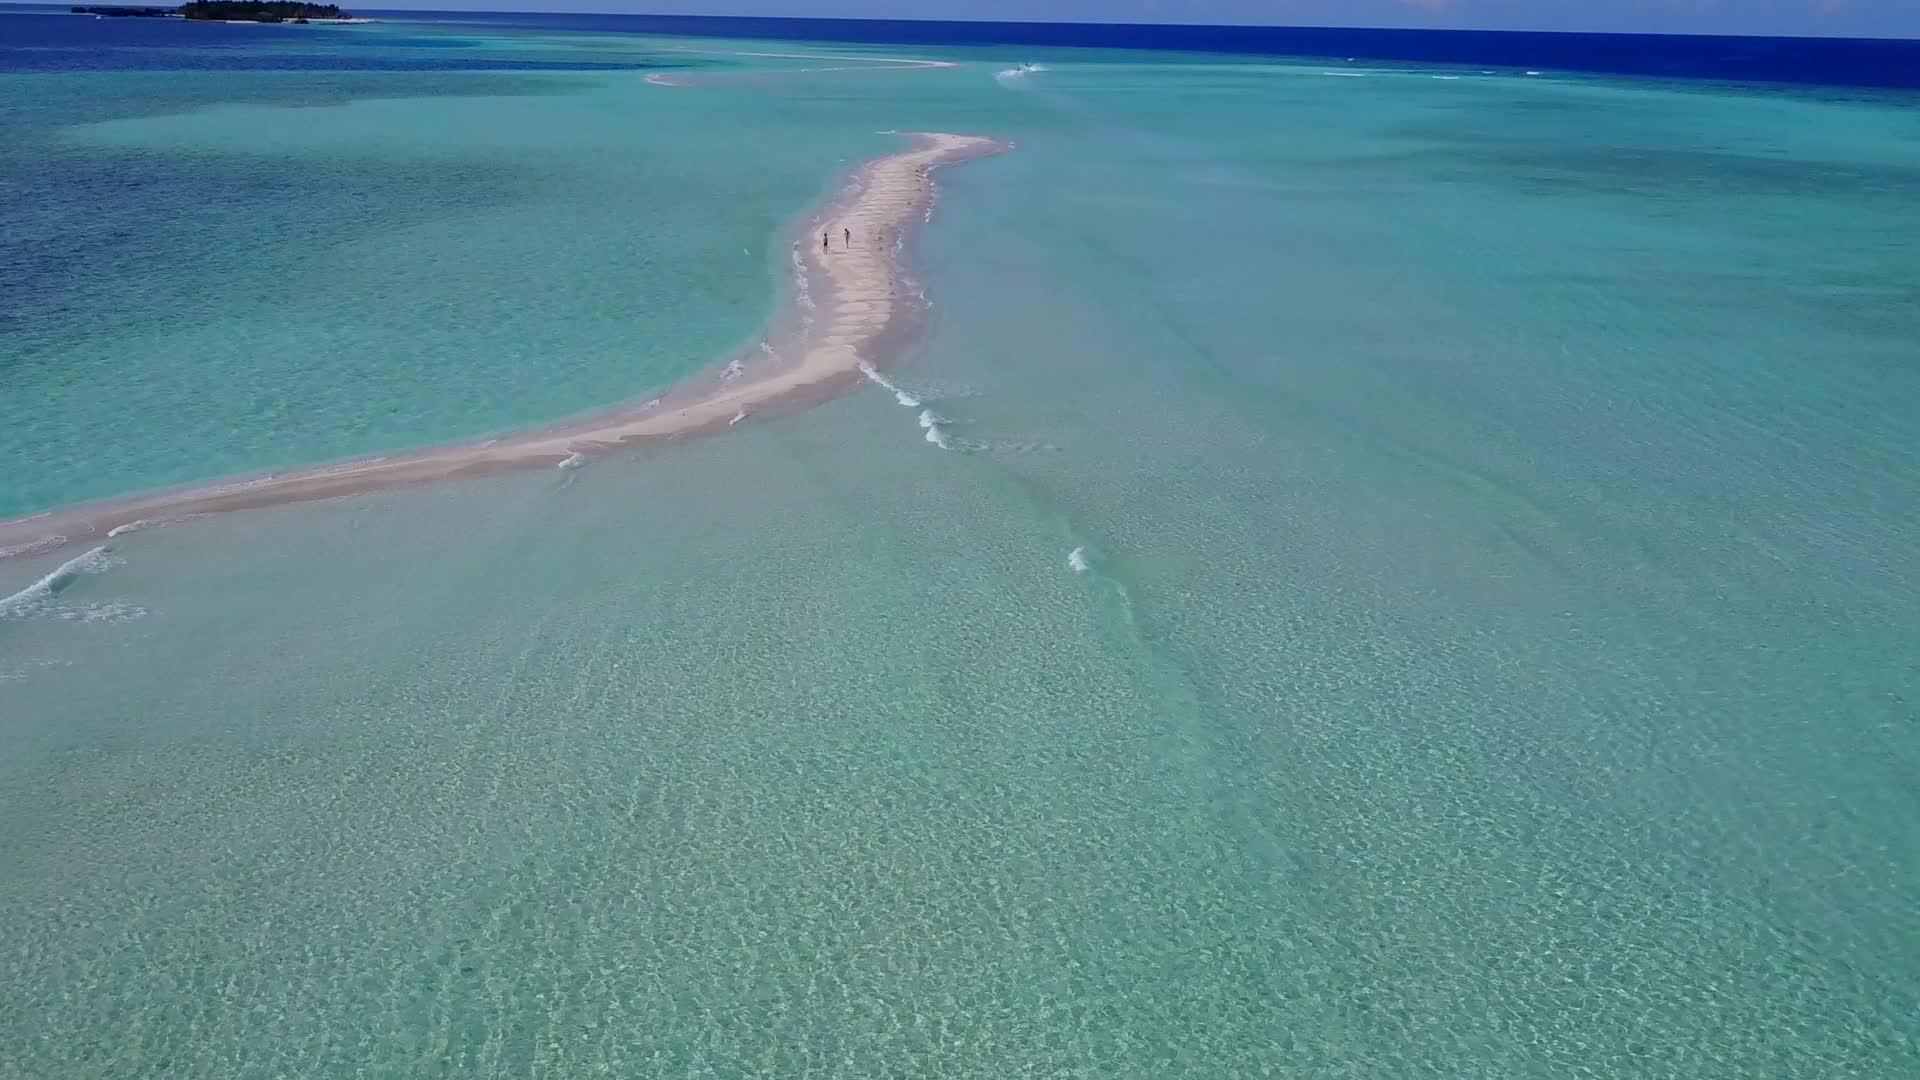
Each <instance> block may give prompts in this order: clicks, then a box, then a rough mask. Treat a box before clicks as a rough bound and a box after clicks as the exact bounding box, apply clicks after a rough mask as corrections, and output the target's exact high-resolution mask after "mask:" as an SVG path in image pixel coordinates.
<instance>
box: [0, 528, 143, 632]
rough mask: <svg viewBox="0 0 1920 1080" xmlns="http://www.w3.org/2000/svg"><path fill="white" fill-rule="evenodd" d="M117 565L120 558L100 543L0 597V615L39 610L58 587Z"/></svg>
mask: <svg viewBox="0 0 1920 1080" xmlns="http://www.w3.org/2000/svg"><path fill="white" fill-rule="evenodd" d="M118 565H120V560H118V559H116V558H115V557H114V556H113V549H112V548H110V547H109V546H107V545H106V544H101V545H100V546H99V547H97V548H93V549H91V550H89V551H88V552H86V553H85V554H84V555H76V556H74V557H73V558H71V559H68V560H67V561H66V562H63V563H61V564H60V565H59V566H57V567H55V568H54V569H53V572H52V573H49V574H47V575H46V576H45V577H42V578H41V579H40V580H39V581H36V582H34V583H33V584H31V585H29V586H27V587H26V588H24V589H21V590H20V591H19V592H17V593H14V594H13V595H12V596H9V597H6V598H5V599H0V616H6V615H28V614H32V613H34V612H36V611H40V610H43V609H44V608H45V607H46V605H47V604H48V603H49V602H51V601H52V600H53V598H54V597H55V596H56V595H58V594H59V592H60V591H61V590H62V589H65V588H66V587H67V586H69V585H71V584H73V581H74V579H75V578H77V577H79V576H81V575H82V574H104V573H106V572H107V571H108V570H111V569H113V568H114V567H116V566H118Z"/></svg>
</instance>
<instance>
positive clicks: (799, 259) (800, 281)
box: [793, 244, 813, 312]
mask: <svg viewBox="0 0 1920 1080" xmlns="http://www.w3.org/2000/svg"><path fill="white" fill-rule="evenodd" d="M793 302H794V303H796V304H799V305H800V309H801V310H802V311H803V312H804V311H812V310H813V289H812V288H811V287H810V286H809V285H808V283H807V257H806V256H804V255H802V254H800V245H799V244H795V245H793Z"/></svg>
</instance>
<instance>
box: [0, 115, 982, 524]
mask: <svg viewBox="0 0 1920 1080" xmlns="http://www.w3.org/2000/svg"><path fill="white" fill-rule="evenodd" d="M908 137H909V138H910V139H911V140H912V143H911V145H910V146H908V147H907V148H906V149H904V150H901V151H900V152H898V153H894V154H888V155H886V156H884V157H879V158H874V159H872V160H870V161H867V162H865V163H864V164H862V165H861V166H859V167H858V168H857V169H855V170H854V171H853V173H852V174H851V175H850V177H849V178H848V180H847V183H846V185H845V188H844V194H843V195H842V197H841V198H839V199H838V200H836V201H835V202H834V203H833V204H832V205H830V206H829V207H827V208H826V209H825V210H824V211H823V212H821V213H819V214H817V215H815V216H813V217H812V218H810V219H809V220H808V222H806V223H805V224H804V226H803V231H802V232H801V233H800V234H799V235H797V236H796V237H795V238H794V239H793V263H794V267H795V273H796V276H797V277H796V282H795V295H794V301H793V302H792V303H791V304H790V305H789V308H788V310H785V311H782V312H781V313H780V314H778V315H777V316H776V317H775V319H774V321H773V323H772V324H771V325H770V326H769V327H768V330H767V333H766V335H765V336H764V337H763V338H761V339H760V340H759V341H758V342H756V343H755V344H754V345H753V346H752V347H750V348H749V349H747V350H745V351H744V352H743V353H742V354H741V355H739V356H736V357H734V358H732V359H731V360H730V361H729V362H728V363H726V364H725V365H724V366H723V367H717V368H714V369H710V370H708V371H706V372H703V373H701V374H700V375H696V376H694V377H693V378H691V379H689V380H687V381H686V382H684V383H682V384H680V385H679V386H676V387H675V388H673V389H671V390H669V391H667V392H666V393H664V394H660V395H657V396H653V397H650V398H648V399H646V400H635V401H632V402H628V403H626V404H623V405H620V406H617V407H615V408H612V409H606V410H602V411H599V412H595V413H590V414H587V415H584V416H580V417H576V418H574V419H571V420H565V421H561V422H559V423H556V424H549V425H543V426H540V427H534V428H528V429H524V430H520V431H514V432H508V433H505V434H501V435H495V436H493V437H490V438H483V439H472V440H466V441H461V442H456V443H448V444H444V445H440V446H434V447H428V448H425V449H421V450H412V451H406V452H397V453H389V454H386V455H383V456H378V457H364V458H356V459H349V460H346V461H338V462H333V463H331V464H326V465H318V466H312V467H307V468H301V469H293V470H287V471H279V472H273V473H267V474H257V475H252V476H241V477H233V478H228V479H223V480H216V481H212V482H209V483H204V484H195V485H191V486H188V487H182V488H174V489H170V490H164V491H158V492H146V493H142V494H136V495H130V496H125V497H120V498H114V499H107V500H101V501H96V502H87V503H79V504H76V505H73V506H69V507H62V508H58V509H55V510H52V511H42V512H40V513H37V514H32V515H29V516H26V517H21V518H15V519H13V520H10V521H4V522H0V559H4V558H8V557H10V556H12V555H15V554H26V553H29V552H31V553H32V554H36V555H37V554H41V553H44V552H47V551H50V550H52V549H53V548H56V547H60V546H64V545H65V544H68V543H81V542H86V541H98V540H99V539H100V538H102V537H105V536H108V535H110V534H111V533H113V532H114V530H116V529H122V528H123V527H124V526H130V525H135V524H136V523H146V522H157V521H164V520H167V519H172V518H182V517H187V516H192V515H204V514H217V513H225V512H228V511H233V510H246V509H254V508H259V507H266V506H277V505H281V504H285V503H292V502H305V501H310V500H315V499H330V498H336V497H339V496H343V495H353V494H358V493H360V492H365V491H375V490H379V489H383V488H393V487H402V486H407V485H413V484H421V483H428V482H431V481H435V480H443V479H447V478H451V477H458V476H469V475H474V474H478V473H484V472H492V471H498V470H503V469H520V468H537V467H547V468H552V467H554V466H557V465H561V464H562V463H565V464H566V465H567V466H569V467H573V466H577V465H579V464H581V463H583V462H585V461H587V460H590V459H591V458H593V457H595V456H597V455H601V454H606V453H610V452H613V451H616V450H619V449H622V448H625V447H632V446H637V445H644V444H647V443H653V442H659V441H663V440H671V439H677V438H683V437H686V436H689V435H694V434H699V433H702V432H710V431H725V430H727V429H728V428H730V427H734V426H736V425H738V424H741V423H743V422H746V421H748V420H751V419H755V418H758V417H760V416H762V415H765V414H767V413H769V412H778V411H782V410H784V409H790V408H795V407H799V406H802V405H805V404H809V403H811V402H813V401H818V400H821V399H822V398H825V397H827V396H830V395H831V394H833V393H836V392H839V391H842V390H845V389H848V388H850V387H853V386H856V385H859V384H860V383H861V382H862V381H863V375H862V365H863V364H865V365H874V366H882V367H883V366H885V364H886V362H887V360H888V359H889V356H890V355H891V354H892V352H893V349H894V348H896V347H897V346H898V344H899V343H900V342H901V341H903V340H905V339H906V338H907V337H908V336H910V331H911V328H912V327H913V325H914V324H915V321H916V320H917V319H918V318H919V317H920V316H921V315H922V314H923V312H924V308H925V299H924V297H923V296H922V295H920V294H919V293H918V292H917V290H916V289H915V288H913V287H912V282H911V279H910V278H909V277H908V275H907V273H906V270H905V269H904V265H903V262H902V253H903V251H904V248H905V239H906V238H907V237H908V236H909V235H911V232H912V229H913V227H914V226H916V225H917V224H919V223H920V222H921V221H922V220H923V219H924V218H925V217H926V216H927V214H928V211H929V210H930V208H931V206H932V203H933V198H934V186H933V179H932V177H933V172H934V170H936V169H938V168H940V167H942V166H945V165H953V164H957V163H959V162H964V161H971V160H973V159H975V158H980V157H985V156H987V155H990V154H996V153H1000V152H1003V151H1005V150H1007V149H1009V145H1008V144H1007V143H1005V142H1001V141H999V140H995V139H988V138H981V137H977V136H971V135H950V134H942V133H930V132H922V133H912V134H909V135H908ZM823 237H824V238H825V240H826V243H825V244H824V245H823V244H822V238H823Z"/></svg>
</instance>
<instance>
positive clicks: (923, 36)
mask: <svg viewBox="0 0 1920 1080" xmlns="http://www.w3.org/2000/svg"><path fill="white" fill-rule="evenodd" d="M17 10H20V11H58V12H64V11H65V10H66V8H65V7H63V6H57V5H22V6H21V7H20V8H18V9H17ZM351 10H353V11H354V12H355V13H356V14H362V15H366V16H369V17H372V18H379V19H390V20H406V21H419V22H434V23H449V24H464V25H472V26H480V27H487V26H491V27H497V28H500V29H503V30H510V29H519V30H536V29H537V30H563V31H572V32H583V33H621V34H647V35H655V36H684V37H700V38H749V39H777V40H787V41H839V42H861V43H867V44H889V45H894V44H897V45H921V46H981V45H1002V46H1013V45H1028V46H1033V47H1034V48H1045V49H1062V48H1086V49H1126V50H1139V51H1164V52H1211V53H1228V54H1234V55H1242V56H1292V57H1339V58H1346V57H1353V58H1356V59H1363V60H1394V61H1405V62H1414V63H1433V64H1471V65H1483V66H1486V67H1490V68H1525V69H1543V70H1544V69H1552V70H1557V71H1584V72H1593V73H1596V74H1608V75H1642V76H1653V77H1658V78H1667V79H1709V80H1719V81H1728V82H1773V83H1796V84H1813V85H1828V86H1871V87H1920V41H1901V40H1891V39H1857V38H1771V37H1717V36H1678V35H1662V34H1565V33H1535V32H1515V31H1489V30H1446V31H1437V30H1368V29H1338V28H1326V27H1279V26H1275V27H1251V26H1169V25H1150V24H1122V23H1110V24H1080V23H1039V22H951V21H941V20H919V19H885V20H881V19H766V18H732V17H717V16H690V15H591V14H560V13H545V12H447V11H408V10H391V11H389V10H361V9H357V8H355V9H351ZM118 22H119V23H120V24H124V28H122V27H121V26H116V28H115V30H114V31H113V33H112V35H111V40H113V41H115V42H123V43H125V44H126V45H128V46H143V45H144V46H151V45H154V44H158V43H162V42H166V41H169V40H174V36H177V35H178V34H180V33H182V32H187V33H191V32H192V30H191V28H185V29H184V31H183V28H181V27H179V26H177V25H169V24H167V23H164V22H161V21H159V20H147V19H124V20H118ZM77 32H78V31H77V30H74V31H68V30H66V29H64V28H62V27H59V26H46V25H44V24H43V25H35V26H28V27H16V26H11V25H9V26H6V27H5V28H4V31H0V70H3V69H8V68H14V69H18V68H32V67H36V66H39V65H42V64H44V65H47V66H54V67H58V66H62V65H66V64H73V65H77V66H95V65H100V66H122V65H124V64H125V63H126V62H127V61H128V60H130V59H133V58H129V57H124V56H115V55H111V54H101V53H98V52H90V53H88V54H87V55H82V56H71V55H54V56H46V55H41V56H34V55H27V54H23V53H22V51H21V50H20V48H19V47H21V46H34V45H44V44H48V43H58V42H61V41H67V40H72V36H71V35H72V34H75V33H77ZM255 32H256V33H259V34H263V35H265V34H272V33H274V32H275V28H273V27H261V28H259V29H258V30H257V31H255ZM88 40H90V41H94V42H98V41H99V40H100V36H99V35H98V34H97V33H96V32H94V31H92V30H91V29H90V30H89V31H88ZM426 43H430V44H425V47H440V48H442V49H444V50H445V51H446V52H447V53H448V54H450V55H445V56H439V57H422V58H420V59H419V60H417V61H411V62H409V64H408V66H410V67H415V68H422V69H430V70H431V69H449V68H472V69H488V70H500V69H503V68H512V67H516V66H532V65H525V64H524V63H522V62H515V61H509V60H500V59H489V58H486V57H475V56H462V55H459V53H460V50H459V49H458V48H457V47H455V46H452V45H450V44H449V43H448V42H445V41H433V40H432V39H426ZM257 44H258V43H257V42H255V41H250V40H248V39H247V38H243V37H238V36H235V37H233V38H232V39H231V40H230V41H229V42H227V43H226V49H227V50H231V53H232V55H231V56H222V57H221V60H220V62H221V63H222V65H223V66H224V65H225V64H226V63H227V62H228V61H231V63H232V64H233V66H237V67H239V66H246V67H251V66H264V67H275V66H279V65H283V64H284V66H286V67H289V68H298V67H303V66H308V65H309V64H310V63H311V60H310V59H308V58H303V57H302V56H301V55H300V54H299V53H298V52H297V51H296V50H293V49H289V50H287V52H286V54H285V55H284V56H277V57H276V56H266V57H262V56H259V55H257V54H255V52H254V46H255V45H257ZM194 47H195V49H196V50H199V49H202V48H205V47H206V45H205V43H204V42H202V41H196V42H195V43H194ZM214 48H216V49H219V48H220V47H219V46H215V47H214ZM206 59H207V58H206V57H205V56H204V55H201V54H199V53H198V52H196V53H194V54H192V55H181V56H178V57H171V58H168V57H158V58H156V57H151V56H148V57H142V58H138V59H137V60H135V61H134V62H136V63H139V62H146V63H154V64H161V65H164V64H166V63H168V62H169V61H170V60H171V61H173V62H177V63H179V64H181V65H183V66H191V65H195V64H200V63H204V62H206ZM373 62H375V63H379V62H382V61H373ZM388 62H390V61H388ZM540 66H545V67H548V68H551V67H553V66H554V65H553V64H545V65H540ZM584 66H589V67H590V66H595V65H584Z"/></svg>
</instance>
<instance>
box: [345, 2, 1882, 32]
mask: <svg viewBox="0 0 1920 1080" xmlns="http://www.w3.org/2000/svg"><path fill="white" fill-rule="evenodd" d="M365 6H367V7H376V6H377V7H388V6H392V7H418V8H425V7H436V8H461V9H466V10H503V11H628V12H651V13H657V14H674V15H817V16H829V17H854V18H927V19H1040V20H1062V21H1072V20H1097V21H1101V22H1198V23H1228V24H1248V23H1271V24H1279V25H1318V26H1415V27H1439V28H1461V27H1477V28H1491V29H1512V30H1615V31H1641V32H1651V33H1673V34H1816V35H1842V36H1860V37H1920V0H410V2H409V0H383V2H379V3H368V4H366V5H365Z"/></svg>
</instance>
